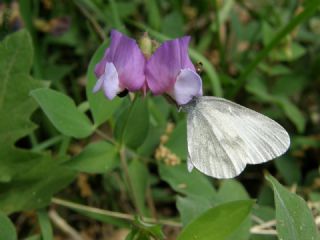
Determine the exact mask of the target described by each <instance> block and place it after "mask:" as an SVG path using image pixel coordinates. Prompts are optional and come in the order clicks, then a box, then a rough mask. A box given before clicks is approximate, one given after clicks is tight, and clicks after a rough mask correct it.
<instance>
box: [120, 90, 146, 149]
mask: <svg viewBox="0 0 320 240" xmlns="http://www.w3.org/2000/svg"><path fill="white" fill-rule="evenodd" d="M148 130H149V111H148V105H147V99H146V98H145V99H143V98H141V97H138V96H137V98H136V99H135V100H134V101H133V102H132V103H131V104H130V106H129V107H128V108H127V109H124V111H123V112H122V113H121V114H120V116H119V117H118V119H117V122H116V126H115V137H116V139H117V140H118V141H119V142H120V143H124V144H125V145H126V146H128V147H130V148H133V149H135V148H138V147H139V146H140V145H141V144H142V143H143V142H144V141H145V139H146V137H147V135H148Z"/></svg>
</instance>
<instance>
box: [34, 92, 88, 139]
mask: <svg viewBox="0 0 320 240" xmlns="http://www.w3.org/2000/svg"><path fill="white" fill-rule="evenodd" d="M30 94H31V96H32V97H34V99H35V100H36V101H37V102H38V104H39V105H40V107H41V108H42V110H43V111H44V112H45V114H46V115H47V117H48V118H49V119H50V121H51V122H52V124H53V125H54V126H55V127H56V128H57V129H58V130H59V131H60V132H61V133H63V134H64V135H66V136H70V137H75V138H84V137H87V136H89V135H90V134H91V133H92V132H93V126H92V125H91V123H90V120H89V119H88V117H87V116H86V115H85V114H84V113H82V112H80V110H78V109H77V107H76V105H75V103H74V101H73V100H72V99H71V98H69V97H68V96H66V95H64V94H62V93H59V92H57V91H54V90H51V89H46V88H40V89H36V90H33V91H31V93H30Z"/></svg>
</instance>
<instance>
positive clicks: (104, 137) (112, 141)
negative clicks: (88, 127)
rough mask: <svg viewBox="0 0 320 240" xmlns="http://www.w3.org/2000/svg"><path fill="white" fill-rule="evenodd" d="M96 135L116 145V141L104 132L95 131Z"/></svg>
mask: <svg viewBox="0 0 320 240" xmlns="http://www.w3.org/2000/svg"><path fill="white" fill-rule="evenodd" d="M94 131H95V133H96V134H98V135H99V136H100V137H102V138H103V139H104V140H106V141H107V142H110V143H112V144H116V141H115V140H114V139H113V138H111V137H109V136H108V135H106V134H105V133H104V132H102V131H101V130H99V129H96V130H94Z"/></svg>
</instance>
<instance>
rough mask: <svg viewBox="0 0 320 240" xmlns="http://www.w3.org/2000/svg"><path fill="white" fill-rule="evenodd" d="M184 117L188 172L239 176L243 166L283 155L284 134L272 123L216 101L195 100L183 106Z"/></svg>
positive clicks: (221, 101)
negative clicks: (185, 118) (194, 170)
mask: <svg viewBox="0 0 320 240" xmlns="http://www.w3.org/2000/svg"><path fill="white" fill-rule="evenodd" d="M183 110H185V111H186V112H187V113H188V115H187V133H188V134H187V135H188V153H189V159H188V168H189V170H191V169H192V168H193V167H196V168H197V169H198V170H200V171H201V172H203V173H205V174H207V175H209V176H213V177H216V178H231V177H235V176H237V175H239V174H240V173H241V172H242V171H243V169H244V168H245V166H246V165H247V164H258V163H263V162H266V161H268V160H271V159H273V158H275V157H278V156H280V155H281V154H283V153H284V152H285V151H286V150H287V149H288V147H289V145H290V138H289V135H288V133H287V132H286V130H285V129H284V128H283V127H282V126H280V125H279V124H278V123H277V122H275V121H273V120H272V119H270V118H268V117H266V116H264V115H262V114H260V113H258V112H255V111H253V110H250V109H248V108H245V107H243V106H241V105H239V104H236V103H234V102H231V101H228V100H226V99H223V98H217V97H209V96H203V97H197V98H195V99H194V100H193V101H191V102H190V103H188V104H187V105H185V106H183Z"/></svg>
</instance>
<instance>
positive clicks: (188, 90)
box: [146, 37, 202, 105]
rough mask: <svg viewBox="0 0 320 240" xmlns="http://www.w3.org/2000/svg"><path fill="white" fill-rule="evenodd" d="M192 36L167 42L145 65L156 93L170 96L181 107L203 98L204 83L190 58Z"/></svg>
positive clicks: (148, 82) (148, 81) (149, 82)
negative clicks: (192, 100)
mask: <svg viewBox="0 0 320 240" xmlns="http://www.w3.org/2000/svg"><path fill="white" fill-rule="evenodd" d="M189 41H190V37H182V38H179V39H174V40H170V41H166V42H164V43H163V44H162V45H161V46H160V47H159V48H158V49H157V50H156V51H155V53H154V54H153V55H152V56H151V58H150V59H149V60H148V62H147V65H146V79H147V84H148V87H149V88H150V90H151V91H152V92H153V93H154V94H156V95H159V94H163V93H167V94H169V95H170V96H171V97H173V98H174V99H175V101H176V102H177V104H178V105H183V104H186V103H188V102H189V101H190V100H191V99H192V98H193V97H195V96H201V95H202V80H201V78H200V76H199V75H198V74H197V73H196V70H195V67H194V65H193V64H192V62H191V60H190V58H189V56H188V44H189Z"/></svg>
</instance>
